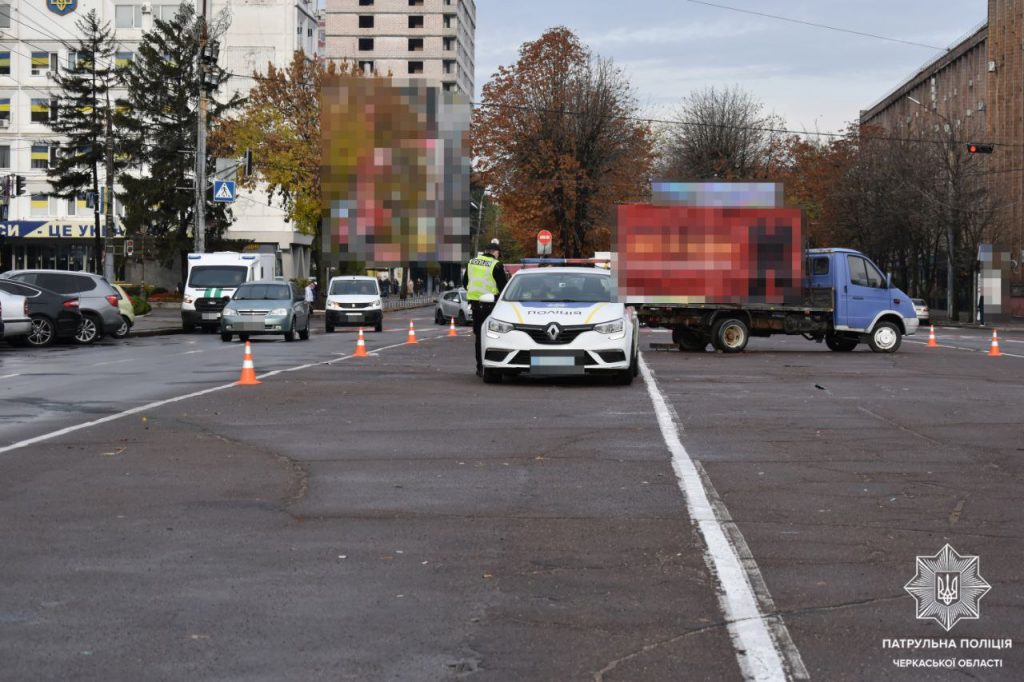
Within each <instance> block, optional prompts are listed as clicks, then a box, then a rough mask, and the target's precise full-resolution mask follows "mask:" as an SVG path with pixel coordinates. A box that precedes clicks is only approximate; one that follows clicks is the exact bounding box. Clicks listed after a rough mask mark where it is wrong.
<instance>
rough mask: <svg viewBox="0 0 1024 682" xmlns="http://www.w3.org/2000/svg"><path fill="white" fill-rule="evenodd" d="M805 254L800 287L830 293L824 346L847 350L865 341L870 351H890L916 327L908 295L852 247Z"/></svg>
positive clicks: (813, 250)
mask: <svg viewBox="0 0 1024 682" xmlns="http://www.w3.org/2000/svg"><path fill="white" fill-rule="evenodd" d="M806 256H807V264H806V269H805V272H806V280H807V281H806V283H805V284H806V288H807V289H809V290H811V291H820V290H822V289H832V291H833V292H834V294H833V295H834V298H833V305H834V312H833V318H832V330H831V332H830V334H829V335H828V336H827V337H826V339H825V340H826V342H827V343H828V344H829V347H830V348H832V349H833V350H846V349H847V348H846V346H849V349H850V350H852V349H853V347H855V346H856V345H857V343H859V342H860V341H862V340H866V341H867V342H868V343H869V344H870V345H871V348H872V350H876V349H877V350H880V351H889V352H891V351H893V350H896V348H898V347H899V345H900V340H901V337H902V336H904V335H911V334H915V333H916V332H917V327H918V319H917V312H916V311H915V309H914V303H913V301H912V300H911V298H910V296H908V295H907V294H906V293H904V292H903V291H901V290H899V289H897V288H895V287H894V286H892V277H891V276H888V275H885V274H883V273H882V271H881V269H880V268H879V267H878V266H877V265H875V264H874V263H873V262H871V259H870V258H868V257H867V256H865V255H864V254H862V253H860V252H858V251H854V250H852V249H809V250H808V251H807V254H806ZM851 344H852V345H851ZM834 346H838V347H834Z"/></svg>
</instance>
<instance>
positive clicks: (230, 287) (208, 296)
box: [181, 251, 273, 332]
mask: <svg viewBox="0 0 1024 682" xmlns="http://www.w3.org/2000/svg"><path fill="white" fill-rule="evenodd" d="M271 276H273V273H264V267H263V261H262V259H261V258H260V255H259V254H256V253H235V252H230V251H220V252H217V253H190V254H189V255H188V278H187V279H186V281H185V290H184V292H183V295H182V299H181V326H182V329H184V330H185V331H187V332H189V331H192V330H193V329H195V328H196V327H197V326H199V327H202V328H203V329H208V330H217V329H219V328H220V317H221V311H222V310H223V309H224V306H225V305H227V302H228V301H230V300H231V296H232V294H234V293H235V290H236V289H237V288H238V287H239V285H241V284H243V283H245V282H253V281H256V280H259V279H263V278H264V277H271Z"/></svg>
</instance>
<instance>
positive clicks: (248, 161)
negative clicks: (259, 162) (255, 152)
mask: <svg viewBox="0 0 1024 682" xmlns="http://www.w3.org/2000/svg"><path fill="white" fill-rule="evenodd" d="M245 175H246V177H248V176H250V175H252V150H251V149H246V150H245Z"/></svg>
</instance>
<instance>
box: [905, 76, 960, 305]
mask: <svg viewBox="0 0 1024 682" xmlns="http://www.w3.org/2000/svg"><path fill="white" fill-rule="evenodd" d="M907 99H909V100H910V101H911V102H913V103H914V104H916V105H917V106H919V107H921V108H922V109H924V110H925V111H928V112H931V113H932V114H935V115H936V116H938V117H939V118H940V119H942V121H943V122H944V123H945V124H946V125H947V126H948V127H949V131H950V135H952V133H953V124H952V123H950V121H949V119H948V118H946V117H945V116H943V115H942V114H940V113H939V112H937V111H932V110H931V109H929V108H928V107H926V106H925V105H923V104H921V102H920V101H918V100H916V99H914V98H913V97H911V96H910V95H907ZM952 154H953V149H952V144H947V145H946V170H947V171H948V173H949V174H948V175H947V177H946V212H947V216H946V319H948V320H952V319H953V283H954V275H953V238H954V235H953V177H952V170H953V159H952V156H951V155H952Z"/></svg>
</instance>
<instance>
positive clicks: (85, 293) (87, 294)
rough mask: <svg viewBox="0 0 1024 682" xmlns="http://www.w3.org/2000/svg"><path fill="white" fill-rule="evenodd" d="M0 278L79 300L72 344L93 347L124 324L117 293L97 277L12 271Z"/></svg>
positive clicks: (75, 273) (49, 271) (48, 271)
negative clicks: (79, 318) (79, 315)
mask: <svg viewBox="0 0 1024 682" xmlns="http://www.w3.org/2000/svg"><path fill="white" fill-rule="evenodd" d="M0 277H6V278H7V279H13V280H16V281H18V282H25V283H26V284H33V285H36V286H39V287H42V288H44V289H49V290H50V291H55V292H57V293H58V294H70V295H75V296H78V307H79V310H81V311H82V324H81V326H80V327H79V328H78V333H77V334H75V340H76V341H78V342H79V343H84V344H88V343H92V342H93V341H96V340H97V339H100V338H102V337H103V336H104V335H106V334H113V333H114V332H116V331H117V330H118V329H119V328H120V327H121V324H122V323H123V322H124V321H123V320H122V319H121V309H120V307H119V306H118V296H117V290H116V289H114V287H112V286H110V283H109V282H107V280H106V279H104V278H103V277H101V276H100V275H94V274H92V273H91V272H68V271H67V270H11V271H9V272H5V273H3V274H2V275H0Z"/></svg>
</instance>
